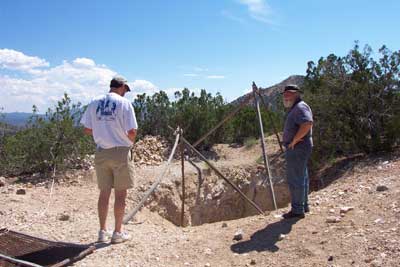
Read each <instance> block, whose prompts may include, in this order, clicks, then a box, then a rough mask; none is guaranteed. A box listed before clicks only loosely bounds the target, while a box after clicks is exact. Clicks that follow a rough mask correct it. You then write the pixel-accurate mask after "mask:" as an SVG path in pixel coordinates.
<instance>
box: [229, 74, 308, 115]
mask: <svg viewBox="0 0 400 267" xmlns="http://www.w3.org/2000/svg"><path fill="white" fill-rule="evenodd" d="M304 78H305V77H304V76H302V75H292V76H289V78H287V79H285V80H283V81H282V82H280V83H277V84H275V85H273V86H270V87H268V88H261V87H259V89H260V91H261V95H262V96H263V98H264V101H265V103H266V104H268V105H271V107H272V109H274V108H276V99H277V97H278V96H279V95H280V93H282V92H283V88H284V87H285V86H286V85H289V84H296V85H298V86H300V87H301V86H302V85H303V84H304ZM249 94H253V92H250V93H247V94H245V95H243V96H241V97H239V98H237V99H235V100H234V101H232V102H231V104H233V105H238V104H239V103H241V102H242V101H243V100H244V99H245V98H246V97H247V96H248V95H249ZM253 104H254V100H253V101H251V102H249V105H253Z"/></svg>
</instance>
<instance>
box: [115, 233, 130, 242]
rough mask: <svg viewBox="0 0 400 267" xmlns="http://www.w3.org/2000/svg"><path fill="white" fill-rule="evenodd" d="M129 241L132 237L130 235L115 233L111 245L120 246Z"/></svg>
mask: <svg viewBox="0 0 400 267" xmlns="http://www.w3.org/2000/svg"><path fill="white" fill-rule="evenodd" d="M129 239H131V236H130V235H128V234H127V233H124V232H121V233H119V232H114V233H113V235H112V237H111V243H112V244H119V243H122V242H125V241H128V240H129Z"/></svg>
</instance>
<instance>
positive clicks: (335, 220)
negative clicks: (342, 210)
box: [326, 216, 341, 223]
mask: <svg viewBox="0 0 400 267" xmlns="http://www.w3.org/2000/svg"><path fill="white" fill-rule="evenodd" d="M340 220H341V219H340V217H336V216H330V217H328V218H326V222H327V223H338V222H340Z"/></svg>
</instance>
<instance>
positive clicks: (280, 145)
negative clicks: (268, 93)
mask: <svg viewBox="0 0 400 267" xmlns="http://www.w3.org/2000/svg"><path fill="white" fill-rule="evenodd" d="M257 94H258V95H259V96H260V99H261V103H262V104H263V106H264V108H265V110H266V111H267V112H268V116H269V119H270V121H271V125H272V128H273V129H274V133H275V136H276V139H277V140H278V144H279V147H280V148H281V152H282V153H284V151H283V147H282V143H281V139H280V138H279V134H278V130H277V129H276V127H275V123H274V121H273V120H272V116H271V114H270V113H269V111H270V110H269V108H268V106H267V104H266V103H265V101H264V98H263V97H262V95H261V93H260V90H258V89H257Z"/></svg>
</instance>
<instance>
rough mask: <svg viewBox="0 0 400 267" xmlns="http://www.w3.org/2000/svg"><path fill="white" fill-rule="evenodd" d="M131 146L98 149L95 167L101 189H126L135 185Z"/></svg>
mask: <svg viewBox="0 0 400 267" xmlns="http://www.w3.org/2000/svg"><path fill="white" fill-rule="evenodd" d="M131 156H132V155H131V152H130V148H129V147H122V146H120V147H113V148H109V149H97V151H96V154H95V159H94V163H95V168H96V175H97V184H98V186H99V189H100V190H108V189H112V188H114V189H115V190H125V189H129V188H132V187H133V186H134V174H133V172H134V165H133V160H131Z"/></svg>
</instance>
